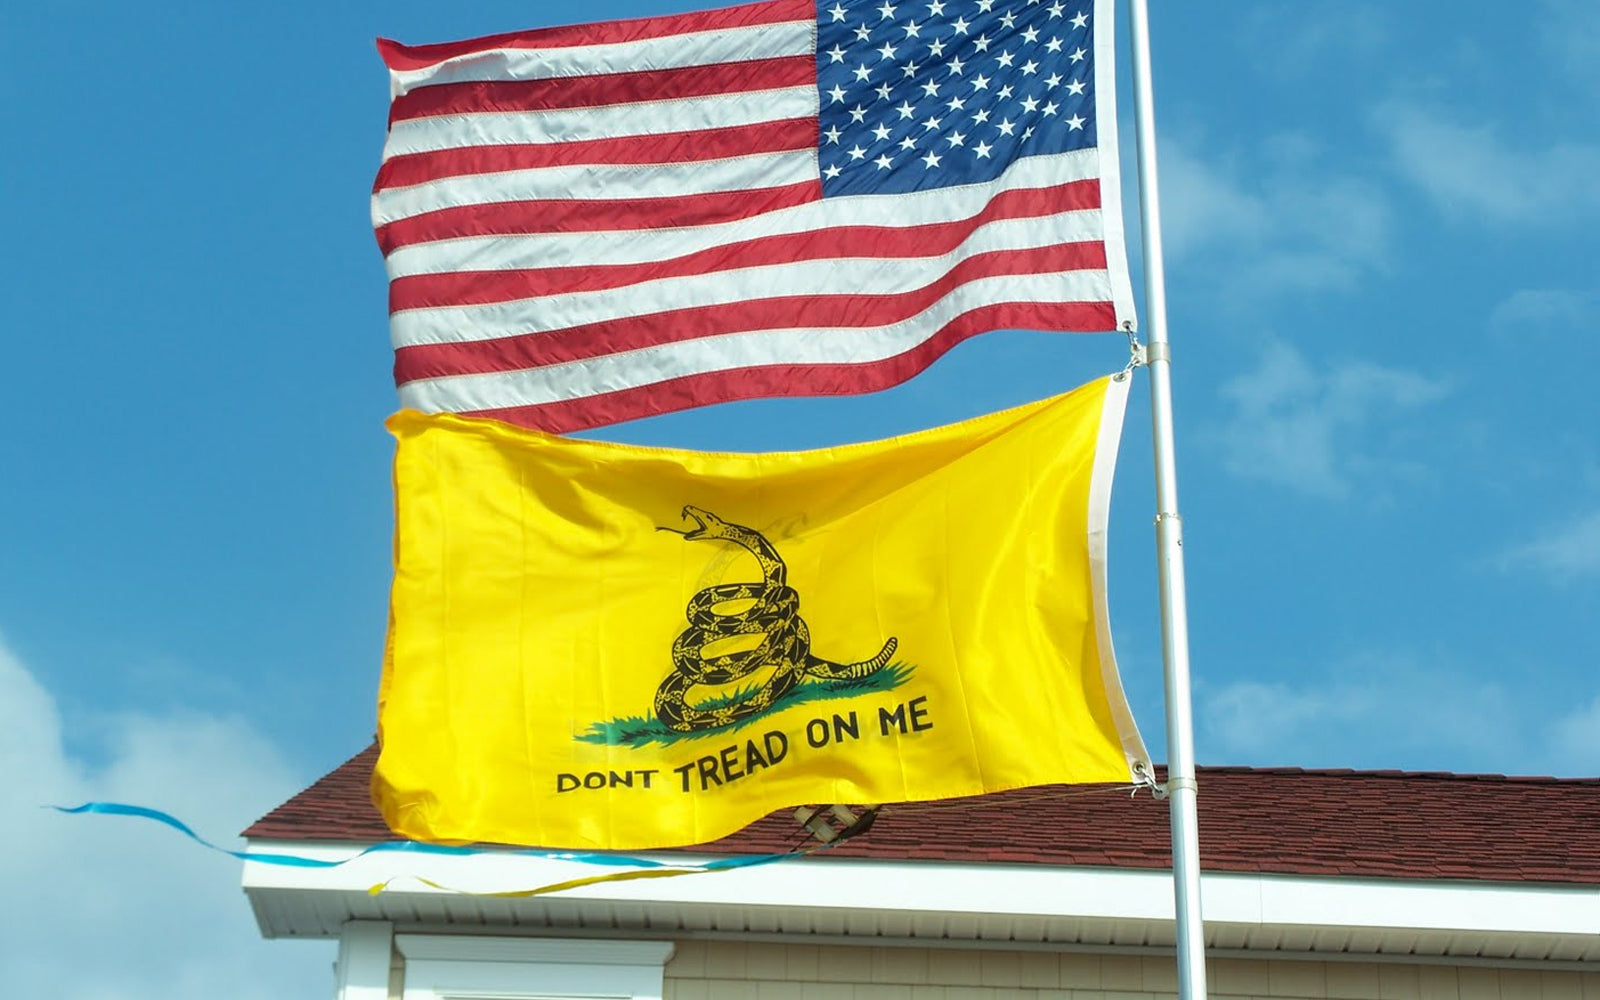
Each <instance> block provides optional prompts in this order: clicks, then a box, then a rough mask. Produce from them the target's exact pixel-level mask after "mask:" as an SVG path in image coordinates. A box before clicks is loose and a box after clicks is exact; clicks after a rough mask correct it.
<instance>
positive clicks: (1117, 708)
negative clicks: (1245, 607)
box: [1088, 282, 1151, 782]
mask: <svg viewBox="0 0 1600 1000" xmlns="http://www.w3.org/2000/svg"><path fill="white" fill-rule="evenodd" d="M1112 283H1113V284H1115V282H1112ZM1132 382H1133V373H1132V372H1131V371H1124V372H1121V373H1119V374H1116V375H1113V376H1111V378H1110V380H1109V381H1108V382H1107V383H1106V395H1105V400H1104V402H1103V403H1102V405H1101V409H1100V434H1099V437H1098V438H1097V439H1096V441H1095V447H1094V469H1093V471H1092V472H1091V473H1090V477H1089V510H1088V515H1089V517H1088V529H1089V532H1088V546H1089V548H1088V552H1089V589H1090V593H1091V594H1092V598H1093V603H1094V637H1095V645H1096V647H1097V648H1098V650H1099V653H1100V684H1101V686H1102V687H1104V688H1105V693H1106V705H1107V707H1109V708H1110V709H1111V719H1112V721H1113V722H1114V723H1116V726H1117V737H1118V740H1119V741H1120V742H1121V744H1122V752H1123V755H1124V756H1126V757H1127V759H1128V777H1129V780H1131V781H1135V782H1137V781H1140V780H1142V777H1141V771H1142V772H1143V775H1144V776H1148V775H1150V774H1151V771H1150V752H1149V751H1148V750H1146V749H1145V746H1144V738H1143V737H1142V736H1140V735H1139V724H1138V722H1136V721H1135V720H1134V718H1133V709H1131V708H1130V707H1128V696H1127V695H1126V694H1125V693H1124V692H1123V690H1122V675H1121V674H1120V673H1119V672H1118V671H1117V653H1116V649H1115V647H1114V646H1113V645H1112V641H1111V602H1110V598H1109V594H1110V591H1109V590H1108V589H1107V586H1106V553H1107V542H1108V534H1109V530H1108V529H1109V527H1110V523H1111V481H1112V479H1113V478H1114V476H1115V474H1116V471H1117V448H1118V446H1119V445H1120V444H1121V443H1122V420H1123V416H1124V415H1125V414H1126V413H1127V410H1128V387H1129V386H1130V385H1131V384H1132Z"/></svg>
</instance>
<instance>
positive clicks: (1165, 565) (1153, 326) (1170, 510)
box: [1128, 0, 1206, 1000]
mask: <svg viewBox="0 0 1600 1000" xmlns="http://www.w3.org/2000/svg"><path fill="white" fill-rule="evenodd" d="M1128 8H1129V18H1128V37H1129V41H1130V42H1131V44H1132V48H1133V98H1134V103H1133V106H1134V122H1135V125H1136V127H1137V131H1138V135H1139V209H1140V211H1139V214H1140V228H1141V232H1142V235H1143V240H1142V242H1143V245H1144V286H1145V311H1146V315H1147V316H1148V318H1149V329H1148V335H1149V343H1148V344H1147V345H1146V347H1145V359H1146V361H1147V363H1148V367H1149V369H1150V414H1151V417H1152V423H1153V425H1154V426H1153V428H1152V430H1153V435H1154V437H1155V463H1156V560H1157V576H1158V578H1159V585H1160V590H1161V654H1162V661H1163V663H1164V664H1165V667H1166V692H1167V795H1168V803H1169V807H1170V809H1171V815H1172V891H1173V902H1174V906H1175V916H1176V918H1177V936H1178V941H1177V952H1178V996H1179V997H1180V998H1182V1000H1204V998H1205V996H1206V945H1205V931H1204V928H1203V927H1202V926H1201V922H1200V838H1199V824H1198V820H1197V810H1196V807H1195V801H1196V798H1197V795H1198V793H1199V787H1198V785H1196V783H1195V777H1194V719H1193V711H1192V708H1191V700H1190V692H1189V609H1188V602H1187V598H1186V597H1185V594H1184V584H1183V519H1182V518H1181V517H1180V516H1179V515H1178V469H1177V462H1176V460H1175V458H1174V456H1173V450H1174V448H1173V435H1172V371H1171V368H1172V355H1171V352H1170V351H1169V349H1168V346H1167V284H1166V271H1165V266H1164V265H1163V263H1162V257H1161V208H1160V198H1159V196H1158V193H1157V190H1156V124H1155V102H1154V99H1153V97H1152V95H1151V83H1150V20H1149V12H1148V10H1147V9H1146V0H1128Z"/></svg>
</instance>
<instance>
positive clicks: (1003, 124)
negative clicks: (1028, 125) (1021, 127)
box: [995, 118, 1017, 135]
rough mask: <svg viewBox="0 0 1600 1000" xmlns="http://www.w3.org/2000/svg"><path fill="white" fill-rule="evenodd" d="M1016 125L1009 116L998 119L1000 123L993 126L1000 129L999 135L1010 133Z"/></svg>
mask: <svg viewBox="0 0 1600 1000" xmlns="http://www.w3.org/2000/svg"><path fill="white" fill-rule="evenodd" d="M1016 127H1017V125H1016V123H1015V122H1013V121H1012V120H1011V119H1009V118H1002V119H1000V124H998V125H996V126H995V128H997V129H999V130H1000V134H1001V135H1010V134H1011V133H1012V132H1013V131H1015V130H1016Z"/></svg>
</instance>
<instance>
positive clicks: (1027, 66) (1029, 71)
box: [1022, 59, 1039, 76]
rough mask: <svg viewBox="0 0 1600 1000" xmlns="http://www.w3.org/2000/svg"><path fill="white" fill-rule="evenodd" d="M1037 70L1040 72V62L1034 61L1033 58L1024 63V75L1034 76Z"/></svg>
mask: <svg viewBox="0 0 1600 1000" xmlns="http://www.w3.org/2000/svg"><path fill="white" fill-rule="evenodd" d="M1037 72H1039V64H1038V63H1036V62H1034V61H1033V60H1032V59H1029V60H1028V61H1027V62H1025V63H1023V64H1022V75H1023V76H1032V75H1033V74H1035V73H1037Z"/></svg>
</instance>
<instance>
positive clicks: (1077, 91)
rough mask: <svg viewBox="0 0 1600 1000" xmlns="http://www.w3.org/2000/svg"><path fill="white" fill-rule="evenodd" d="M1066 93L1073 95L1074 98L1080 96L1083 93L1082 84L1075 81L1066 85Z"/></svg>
mask: <svg viewBox="0 0 1600 1000" xmlns="http://www.w3.org/2000/svg"><path fill="white" fill-rule="evenodd" d="M1067 93H1069V94H1071V95H1073V96H1074V97H1077V96H1079V95H1081V94H1082V93H1083V84H1081V83H1079V82H1078V81H1077V80H1074V81H1072V82H1071V83H1069V84H1067Z"/></svg>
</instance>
